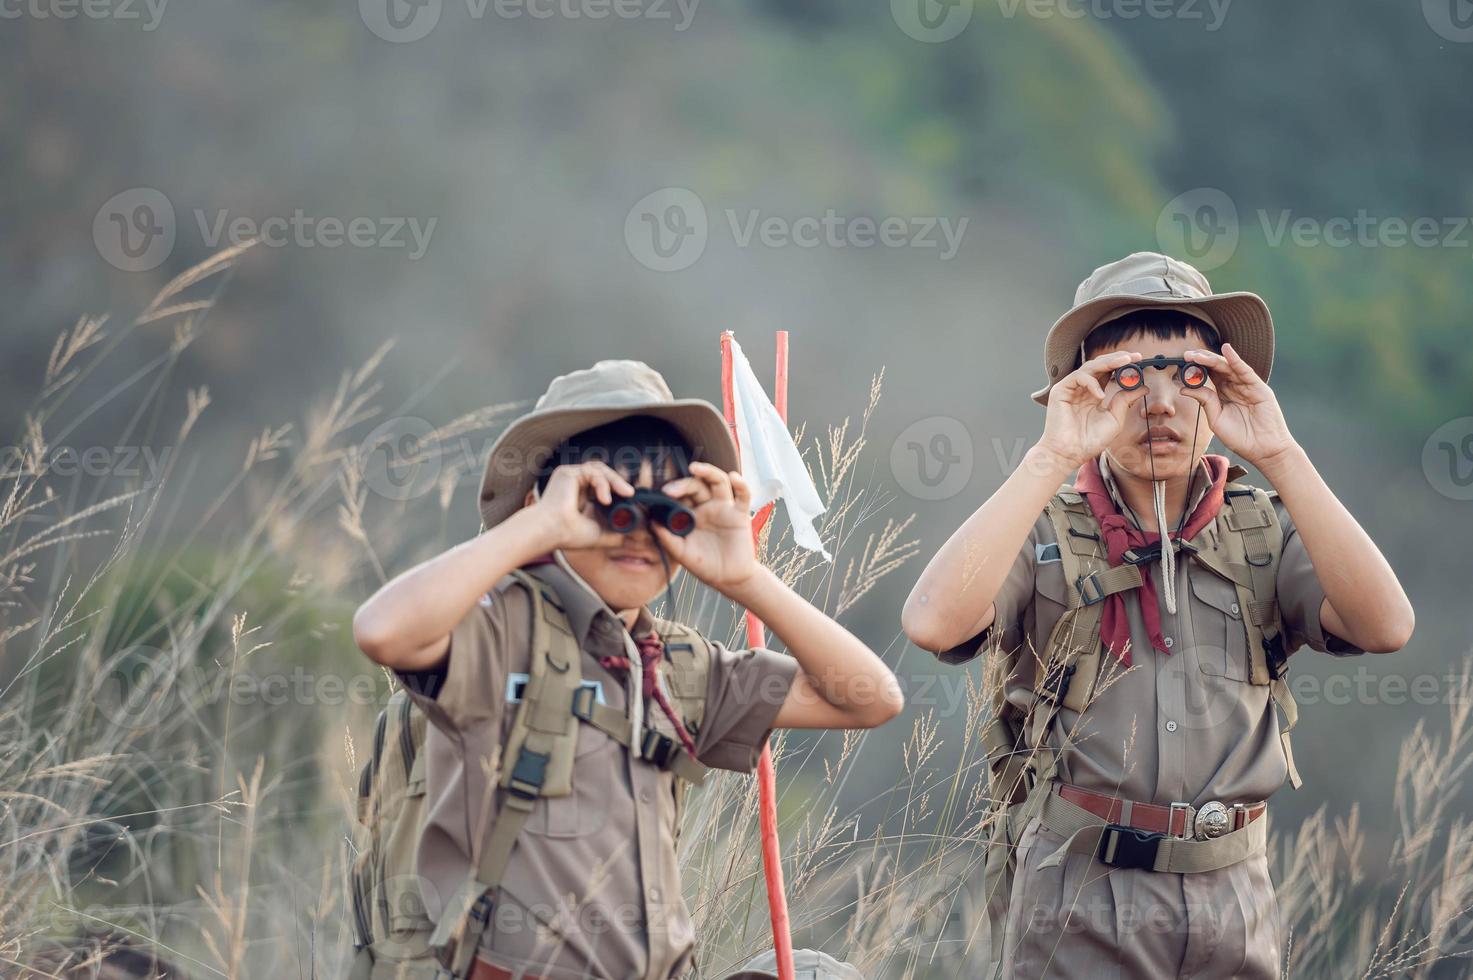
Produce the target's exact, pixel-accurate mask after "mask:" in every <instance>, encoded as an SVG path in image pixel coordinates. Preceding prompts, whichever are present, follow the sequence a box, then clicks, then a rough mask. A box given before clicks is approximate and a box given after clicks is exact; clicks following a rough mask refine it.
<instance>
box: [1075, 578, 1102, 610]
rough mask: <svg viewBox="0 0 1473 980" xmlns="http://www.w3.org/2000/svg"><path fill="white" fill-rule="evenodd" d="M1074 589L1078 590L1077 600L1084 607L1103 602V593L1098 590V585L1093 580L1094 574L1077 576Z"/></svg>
mask: <svg viewBox="0 0 1473 980" xmlns="http://www.w3.org/2000/svg"><path fill="white" fill-rule="evenodd" d="M1074 587H1075V588H1076V589H1078V590H1079V600H1080V601H1081V602H1083V603H1084V604H1085V605H1086V606H1092V605H1094V604H1095V603H1097V602H1104V601H1105V598H1106V596H1105V591H1104V589H1102V588H1100V583H1099V582H1098V581H1097V580H1096V579H1095V576H1094V574H1089V575H1081V576H1079V579H1078V580H1077V581H1076V582H1075V583H1074Z"/></svg>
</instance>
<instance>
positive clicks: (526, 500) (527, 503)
mask: <svg viewBox="0 0 1473 980" xmlns="http://www.w3.org/2000/svg"><path fill="white" fill-rule="evenodd" d="M536 502H537V488H536V487H535V486H534V487H533V488H532V489H531V490H528V491H527V495H526V496H525V497H523V498H522V506H523V507H531V506H532V505H533V504H535V503H536Z"/></svg>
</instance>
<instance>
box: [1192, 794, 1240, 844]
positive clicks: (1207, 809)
mask: <svg viewBox="0 0 1473 980" xmlns="http://www.w3.org/2000/svg"><path fill="white" fill-rule="evenodd" d="M1232 826H1233V825H1232V818H1231V817H1229V816H1228V808H1227V804H1225V803H1223V802H1221V801H1220V800H1209V801H1207V802H1206V803H1203V804H1202V807H1201V809H1199V810H1198V811H1197V828H1196V829H1197V833H1196V838H1197V840H1212V839H1214V838H1217V837H1221V836H1222V835H1223V834H1226V833H1227V832H1228V831H1230V830H1232Z"/></svg>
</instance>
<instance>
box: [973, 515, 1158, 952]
mask: <svg viewBox="0 0 1473 980" xmlns="http://www.w3.org/2000/svg"><path fill="white" fill-rule="evenodd" d="M1044 514H1045V516H1047V517H1048V519H1049V522H1050V523H1051V524H1052V525H1053V528H1054V535H1055V538H1056V539H1057V541H1058V550H1059V559H1060V561H1061V562H1062V563H1063V571H1064V580H1065V583H1066V585H1067V599H1068V608H1067V609H1066V610H1065V612H1064V615H1062V616H1061V617H1059V621H1058V622H1057V623H1055V624H1054V628H1053V630H1052V631H1051V632H1050V634H1049V638H1048V642H1047V643H1046V644H1045V646H1044V648H1043V650H1042V651H1041V652H1040V654H1039V668H1038V669H1037V670H1036V672H1035V674H1034V680H1033V704H1032V706H1031V707H1030V708H1029V710H1028V714H1027V725H1028V731H1027V738H1026V740H1025V739H1024V732H1023V731H1022V726H1015V725H1013V724H1010V723H1009V722H1008V720H1007V717H1008V712H1007V709H1008V707H1009V705H1008V702H1007V698H1006V683H1007V679H1008V677H1009V676H1010V675H1011V673H1012V670H1013V669H1014V668H1015V666H1016V658H1015V657H1010V656H1005V655H998V656H995V657H992V658H990V659H989V662H988V668H987V669H988V673H989V677H988V680H987V682H988V683H989V684H991V685H993V686H992V690H993V705H992V716H991V718H989V719H988V721H987V724H986V725H985V726H984V727H983V730H982V745H983V750H984V751H985V752H986V753H987V758H988V773H989V779H990V794H991V796H992V803H991V808H992V810H993V812H994V813H995V817H994V820H995V823H994V825H993V829H992V832H991V837H992V840H991V842H990V844H989V854H988V859H987V861H986V864H985V866H984V871H983V888H984V891H985V893H986V894H987V896H988V898H987V902H988V903H989V905H990V906H992V907H993V912H992V913H991V914H989V918H990V923H989V924H990V926H991V931H992V949H993V951H994V952H993V956H994V959H996V958H997V957H998V956H1000V955H1001V950H1002V944H1003V942H1004V940H1005V938H1006V937H1005V935H1004V933H1005V931H1006V926H1007V920H1006V917H1005V915H1003V914H1000V912H999V911H998V910H1000V909H1001V907H1002V906H1003V905H1004V904H1005V903H1006V902H1007V899H1008V896H1007V895H1006V894H1003V891H1004V890H1005V889H1006V888H1008V887H1009V881H1008V875H1009V873H1010V871H1011V867H1012V864H1013V860H1012V853H1013V849H1014V848H1015V847H1016V845H1017V843H1018V839H1019V837H1020V836H1021V834H1022V832H1023V829H1024V828H1025V827H1027V825H1028V821H1029V820H1031V819H1032V817H1033V816H1034V815H1035V814H1037V813H1038V812H1039V810H1040V808H1041V807H1042V805H1043V803H1044V801H1045V800H1046V799H1047V797H1048V794H1049V788H1050V787H1051V786H1052V785H1053V781H1054V777H1055V775H1056V774H1057V772H1058V767H1059V753H1058V751H1057V750H1055V749H1054V748H1052V747H1051V746H1050V745H1049V744H1048V732H1049V729H1050V728H1051V727H1052V726H1053V723H1054V719H1055V718H1056V717H1058V713H1059V709H1060V708H1064V707H1067V708H1069V709H1070V710H1072V711H1076V712H1079V711H1083V710H1084V708H1085V705H1086V704H1087V703H1088V700H1089V696H1090V695H1091V693H1092V692H1093V690H1094V687H1095V680H1096V678H1097V677H1098V675H1099V671H1100V653H1101V648H1102V645H1103V644H1102V642H1101V640H1100V618H1101V615H1102V614H1103V613H1104V599H1105V597H1106V596H1110V595H1114V594H1115V593H1117V592H1123V591H1125V590H1126V589H1133V588H1139V586H1140V584H1141V572H1140V569H1139V568H1138V567H1137V566H1136V565H1133V564H1126V565H1120V566H1117V567H1116V568H1110V567H1109V558H1108V555H1107V554H1106V551H1105V547H1104V542H1103V540H1102V539H1101V536H1100V528H1099V523H1098V522H1097V521H1096V520H1095V518H1094V514H1093V513H1092V512H1091V511H1090V510H1089V505H1088V504H1087V503H1086V502H1085V500H1084V497H1083V496H1082V495H1081V494H1079V493H1078V492H1077V491H1075V490H1073V489H1070V488H1065V489H1062V490H1060V491H1059V492H1057V493H1056V494H1054V496H1053V499H1051V500H1050V501H1049V503H1048V505H1047V506H1046V507H1045V508H1044ZM999 654H1001V651H999ZM1019 791H1022V792H1023V793H1024V794H1025V795H1024V796H1023V797H1022V799H1021V800H1020V799H1018V793H1019Z"/></svg>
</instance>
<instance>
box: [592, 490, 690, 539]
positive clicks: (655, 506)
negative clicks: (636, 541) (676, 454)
mask: <svg viewBox="0 0 1473 980" xmlns="http://www.w3.org/2000/svg"><path fill="white" fill-rule="evenodd" d="M598 510H599V512H600V513H601V514H603V516H604V521H605V523H607V524H608V526H609V528H610V529H611V530H614V531H617V532H619V533H620V534H630V533H632V532H634V531H637V530H638V529H639V528H641V527H643V526H644V522H645V521H646V520H652V521H656V522H658V523H660V524H663V525H664V526H665V528H666V530H668V531H669V532H670V533H671V534H674V535H676V536H677V537H682V538H683V537H685V536H686V535H687V534H690V533H691V532H692V531H694V530H695V529H696V515H695V513H694V512H693V511H691V509H690V508H689V507H686V506H685V505H684V504H682V503H681V502H680V501H678V500H676V499H675V498H674V497H669V496H666V495H665V494H663V493H659V492H658V491H654V490H645V489H640V490H636V491H635V493H634V496H633V497H630V498H626V499H624V500H619V501H616V502H614V503H612V504H609V505H607V506H606V505H604V504H599V505H598Z"/></svg>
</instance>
